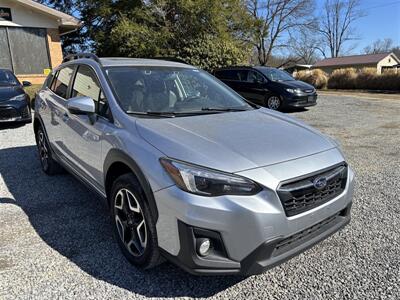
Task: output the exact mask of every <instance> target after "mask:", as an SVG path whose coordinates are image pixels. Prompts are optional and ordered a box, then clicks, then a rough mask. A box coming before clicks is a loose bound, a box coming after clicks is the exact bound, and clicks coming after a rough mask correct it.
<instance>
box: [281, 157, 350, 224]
mask: <svg viewBox="0 0 400 300" xmlns="http://www.w3.org/2000/svg"><path fill="white" fill-rule="evenodd" d="M317 181H318V182H324V183H325V186H318V182H317ZM346 182H347V165H345V164H342V165H339V166H335V167H333V168H331V169H329V170H327V171H323V172H321V173H317V174H313V175H310V176H307V177H305V178H301V179H297V180H295V181H291V182H287V183H283V184H281V185H280V187H279V188H278V190H277V192H278V195H279V198H280V200H281V202H282V206H283V208H284V210H285V213H286V216H288V217H291V216H294V215H297V214H300V213H302V212H305V211H308V210H310V209H313V208H315V207H317V206H320V205H322V204H324V203H326V202H328V201H330V200H332V199H333V198H335V197H337V196H339V195H340V194H341V193H342V192H343V191H344V189H345V187H346Z"/></svg>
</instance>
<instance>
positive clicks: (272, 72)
mask: <svg viewBox="0 0 400 300" xmlns="http://www.w3.org/2000/svg"><path fill="white" fill-rule="evenodd" d="M258 70H259V71H260V72H261V73H263V74H264V75H265V76H267V78H268V79H269V80H272V81H293V80H295V79H294V78H293V77H292V76H290V74H289V73H288V72H286V71H283V70H279V69H274V68H259V69H258Z"/></svg>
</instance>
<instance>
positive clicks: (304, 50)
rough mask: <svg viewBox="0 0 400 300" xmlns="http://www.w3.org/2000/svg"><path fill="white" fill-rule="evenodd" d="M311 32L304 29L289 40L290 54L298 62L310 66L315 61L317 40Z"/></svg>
mask: <svg viewBox="0 0 400 300" xmlns="http://www.w3.org/2000/svg"><path fill="white" fill-rule="evenodd" d="M314 33H315V32H313V31H312V30H309V29H308V28H304V29H303V30H300V31H299V32H298V33H297V34H296V35H294V36H292V37H291V38H290V40H289V51H290V54H291V55H292V56H294V57H297V58H298V61H299V62H301V63H304V64H308V65H311V64H313V63H315V61H316V60H317V54H316V52H317V47H318V39H317V37H316V36H315V34H314Z"/></svg>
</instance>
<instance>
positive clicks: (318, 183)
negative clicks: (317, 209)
mask: <svg viewBox="0 0 400 300" xmlns="http://www.w3.org/2000/svg"><path fill="white" fill-rule="evenodd" d="M313 184H314V187H315V188H316V189H318V190H322V189H323V188H324V187H326V184H327V181H326V178H325V177H317V178H315V179H314V182H313Z"/></svg>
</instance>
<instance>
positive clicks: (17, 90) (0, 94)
mask: <svg viewBox="0 0 400 300" xmlns="http://www.w3.org/2000/svg"><path fill="white" fill-rule="evenodd" d="M20 94H25V92H24V90H23V88H22V87H20V86H1V85H0V102H2V101H8V100H10V98H12V97H15V96H17V95H20Z"/></svg>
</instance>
